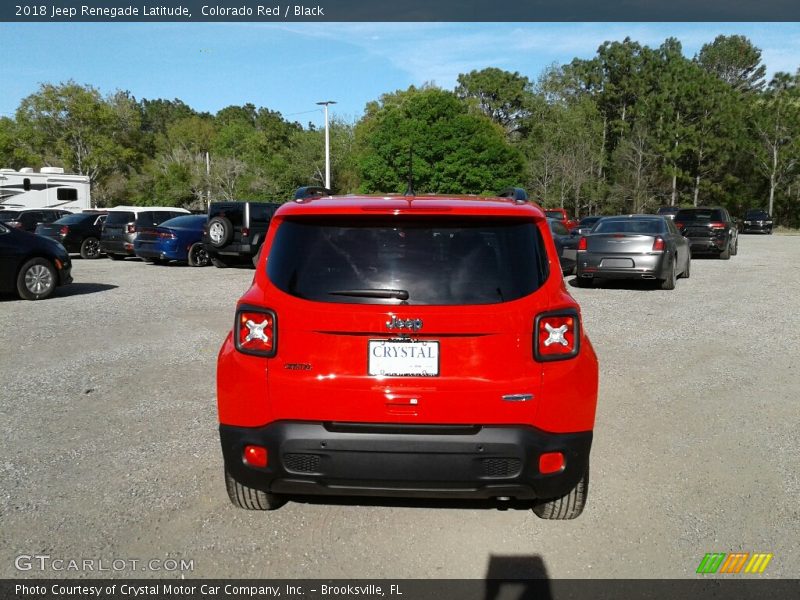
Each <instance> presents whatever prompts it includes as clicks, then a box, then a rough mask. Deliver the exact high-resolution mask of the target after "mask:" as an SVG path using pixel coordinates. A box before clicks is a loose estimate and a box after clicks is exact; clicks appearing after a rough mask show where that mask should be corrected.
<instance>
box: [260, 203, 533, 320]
mask: <svg viewBox="0 0 800 600" xmlns="http://www.w3.org/2000/svg"><path fill="white" fill-rule="evenodd" d="M544 252H545V250H544V246H543V243H542V238H541V235H540V234H539V230H538V228H537V227H536V225H535V224H534V223H532V222H529V221H519V220H490V221H487V220H485V219H484V220H481V221H480V222H477V221H475V220H463V221H454V220H450V219H447V220H443V219H438V220H428V219H426V220H419V219H415V220H405V221H397V220H394V219H388V220H372V219H369V220H363V219H362V220H355V221H354V220H353V219H347V220H344V219H342V220H332V219H329V218H328V219H324V220H316V219H295V220H287V221H285V222H284V223H283V224H282V225H281V226H280V229H279V230H278V232H277V234H276V236H275V240H274V242H273V245H272V248H271V250H270V256H269V261H268V275H269V278H270V280H271V281H272V282H273V283H274V284H275V285H276V286H277V287H278V288H280V289H281V290H283V291H285V292H287V293H289V294H292V295H293V296H297V297H299V298H305V299H308V300H316V301H320V302H336V303H352V304H394V305H396V304H413V305H454V304H495V303H500V302H508V301H511V300H517V299H518V298H522V297H524V296H527V295H528V294H531V293H532V292H534V291H535V290H536V289H538V288H539V287H540V286H541V285H542V283H543V282H544V280H545V279H546V278H547V267H546V266H545V265H546V264H547V261H546V257H545V255H544ZM406 293H407V298H404V297H403V296H404V295H405V294H406Z"/></svg>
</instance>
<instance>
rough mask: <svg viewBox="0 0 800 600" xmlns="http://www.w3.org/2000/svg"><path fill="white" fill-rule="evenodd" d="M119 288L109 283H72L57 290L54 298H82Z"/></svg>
mask: <svg viewBox="0 0 800 600" xmlns="http://www.w3.org/2000/svg"><path fill="white" fill-rule="evenodd" d="M117 287H119V286H116V285H110V284H108V283H70V284H69V285H65V286H62V287H59V288H56V293H55V294H54V295H53V297H54V298H65V297H67V296H82V295H84V294H95V293H97V292H107V291H108V290H113V289H115V288H117Z"/></svg>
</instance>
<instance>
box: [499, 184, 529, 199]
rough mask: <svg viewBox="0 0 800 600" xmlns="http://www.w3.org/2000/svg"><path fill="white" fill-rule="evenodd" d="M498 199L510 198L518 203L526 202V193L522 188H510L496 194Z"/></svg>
mask: <svg viewBox="0 0 800 600" xmlns="http://www.w3.org/2000/svg"><path fill="white" fill-rule="evenodd" d="M497 197H498V198H512V199H514V200H515V201H517V202H519V203H523V202H527V201H528V192H526V191H525V190H524V189H522V188H518V187H510V188H506V189H504V190H503V191H502V192H500V193H499V194H497Z"/></svg>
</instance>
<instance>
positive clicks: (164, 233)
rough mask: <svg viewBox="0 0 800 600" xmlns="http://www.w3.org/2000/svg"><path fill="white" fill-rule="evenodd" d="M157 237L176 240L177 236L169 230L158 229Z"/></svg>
mask: <svg viewBox="0 0 800 600" xmlns="http://www.w3.org/2000/svg"><path fill="white" fill-rule="evenodd" d="M157 235H158V237H159V238H161V239H162V240H177V239H178V236H177V235H175V234H174V233H172V232H171V231H159V232H158V233H157Z"/></svg>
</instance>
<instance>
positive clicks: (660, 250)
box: [575, 215, 692, 290]
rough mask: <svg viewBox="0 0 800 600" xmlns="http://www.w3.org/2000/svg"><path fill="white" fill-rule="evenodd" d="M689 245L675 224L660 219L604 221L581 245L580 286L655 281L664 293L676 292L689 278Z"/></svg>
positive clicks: (596, 226) (639, 216)
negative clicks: (681, 281) (614, 281)
mask: <svg viewBox="0 0 800 600" xmlns="http://www.w3.org/2000/svg"><path fill="white" fill-rule="evenodd" d="M691 263H692V261H691V253H690V251H689V242H688V241H687V240H686V238H684V237H683V236H682V235H681V234H680V232H679V231H678V229H677V227H675V223H673V222H672V221H671V220H670V219H667V218H665V217H659V216H657V215H630V216H626V217H623V216H620V217H603V218H602V219H600V220H599V221H598V222H597V224H596V225H595V226H594V227H593V228H592V231H591V233H589V235H586V236H584V237H582V238H580V240H579V241H578V267H577V273H576V274H577V276H578V277H577V279H576V280H575V282H576V284H577V285H579V286H588V285H589V284H591V283H592V282H593V281H596V280H598V279H654V280H657V281H660V282H661V289H664V290H672V289H675V280H676V279H677V278H678V277H689V271H690V269H691Z"/></svg>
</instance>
